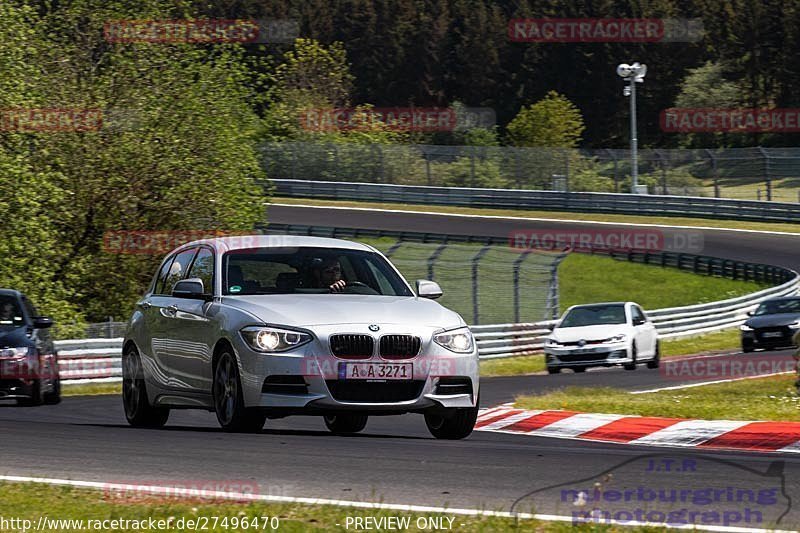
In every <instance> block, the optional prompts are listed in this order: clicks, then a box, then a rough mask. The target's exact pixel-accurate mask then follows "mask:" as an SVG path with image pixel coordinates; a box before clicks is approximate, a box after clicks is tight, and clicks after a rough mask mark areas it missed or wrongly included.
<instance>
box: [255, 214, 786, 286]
mask: <svg viewBox="0 0 800 533" xmlns="http://www.w3.org/2000/svg"><path fill="white" fill-rule="evenodd" d="M262 229H263V230H265V231H266V232H267V233H280V234H284V233H288V234H292V235H309V236H315V237H333V238H340V239H359V238H379V237H391V238H393V239H398V240H403V241H410V242H439V243H445V242H446V243H460V242H466V243H476V244H483V245H492V244H494V245H506V246H507V245H508V244H509V239H508V237H482V236H478V235H455V234H442V233H421V232H414V231H392V230H380V229H365V228H342V227H330V226H308V225H301V224H274V223H270V224H267V225H266V226H265V227H263V228H262ZM590 253H592V254H598V255H607V256H609V257H611V258H613V259H618V260H620V261H629V262H632V263H642V264H645V265H656V266H662V267H673V268H678V269H680V270H686V271H688V272H694V273H695V274H706V275H709V276H720V277H723V278H728V279H734V280H744V281H759V282H764V283H771V284H779V283H785V282H787V281H789V280H791V279H793V278H794V276H795V273H794V272H792V271H791V270H789V269H786V268H782V267H778V266H772V265H764V264H760V263H747V262H744V261H734V260H733V259H721V258H718V257H710V256H706V255H695V254H688V253H677V252H644V251H613V250H606V249H602V248H594V249H592V250H591V252H590Z"/></svg>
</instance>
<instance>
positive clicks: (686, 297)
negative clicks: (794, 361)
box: [558, 254, 766, 310]
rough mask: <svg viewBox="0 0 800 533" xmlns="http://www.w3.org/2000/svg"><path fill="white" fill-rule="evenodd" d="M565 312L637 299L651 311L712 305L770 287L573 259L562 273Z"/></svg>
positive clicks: (596, 258) (670, 270)
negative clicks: (695, 305)
mask: <svg viewBox="0 0 800 533" xmlns="http://www.w3.org/2000/svg"><path fill="white" fill-rule="evenodd" d="M558 277H559V290H560V295H559V300H560V303H561V309H562V310H563V309H566V308H567V307H569V306H571V305H575V304H582V303H592V302H610V301H628V300H632V301H635V302H637V303H638V304H640V305H641V306H642V307H644V309H645V310H647V309H659V308H664V307H677V306H682V305H691V304H695V303H703V302H713V301H715V300H724V299H726V298H733V297H736V296H741V295H743V294H747V293H750V292H755V291H758V290H760V289H763V288H765V287H766V285H763V284H760V283H755V282H751V281H748V282H744V281H734V280H730V279H726V278H718V277H713V276H706V275H701V274H694V273H691V272H685V271H681V270H678V269H676V268H669V267H660V266H654V265H642V264H638V263H628V262H626V261H619V260H616V259H610V258H608V257H599V256H591V255H586V254H571V255H570V256H569V257H567V258H566V259H565V260H564V261H563V262H562V263H561V266H560V267H559V269H558Z"/></svg>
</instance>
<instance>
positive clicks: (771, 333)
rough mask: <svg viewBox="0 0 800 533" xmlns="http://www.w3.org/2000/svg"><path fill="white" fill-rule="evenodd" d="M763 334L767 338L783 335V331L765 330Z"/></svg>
mask: <svg viewBox="0 0 800 533" xmlns="http://www.w3.org/2000/svg"><path fill="white" fill-rule="evenodd" d="M762 336H763V337H764V338H766V337H783V333H781V332H780V331H766V332H764V334H763V335H762Z"/></svg>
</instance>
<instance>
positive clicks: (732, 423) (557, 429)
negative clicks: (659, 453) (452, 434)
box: [475, 405, 800, 453]
mask: <svg viewBox="0 0 800 533" xmlns="http://www.w3.org/2000/svg"><path fill="white" fill-rule="evenodd" d="M475 430H476V431H492V432H497V433H511V434H515V435H532V436H536V437H554V438H560V439H578V440H587V441H596V442H614V443H621V444H630V445H640V446H664V447H681V448H701V449H720V450H748V451H755V452H782V453H800V422H747V421H739V420H687V419H682V418H661V417H649V416H628V415H604V414H593V413H579V412H576V411H561V410H551V411H527V410H524V409H515V408H514V407H512V406H510V405H501V406H498V407H493V408H491V409H484V410H481V412H480V413H479V415H478V421H477V423H476V424H475Z"/></svg>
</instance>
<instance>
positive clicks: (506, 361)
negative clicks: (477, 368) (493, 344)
mask: <svg viewBox="0 0 800 533" xmlns="http://www.w3.org/2000/svg"><path fill="white" fill-rule="evenodd" d="M544 371H545V364H544V355H541V354H534V355H519V356H516V357H504V358H502V359H488V360H485V361H481V377H484V378H488V377H495V376H522V375H525V374H535V373H536V372H544Z"/></svg>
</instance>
